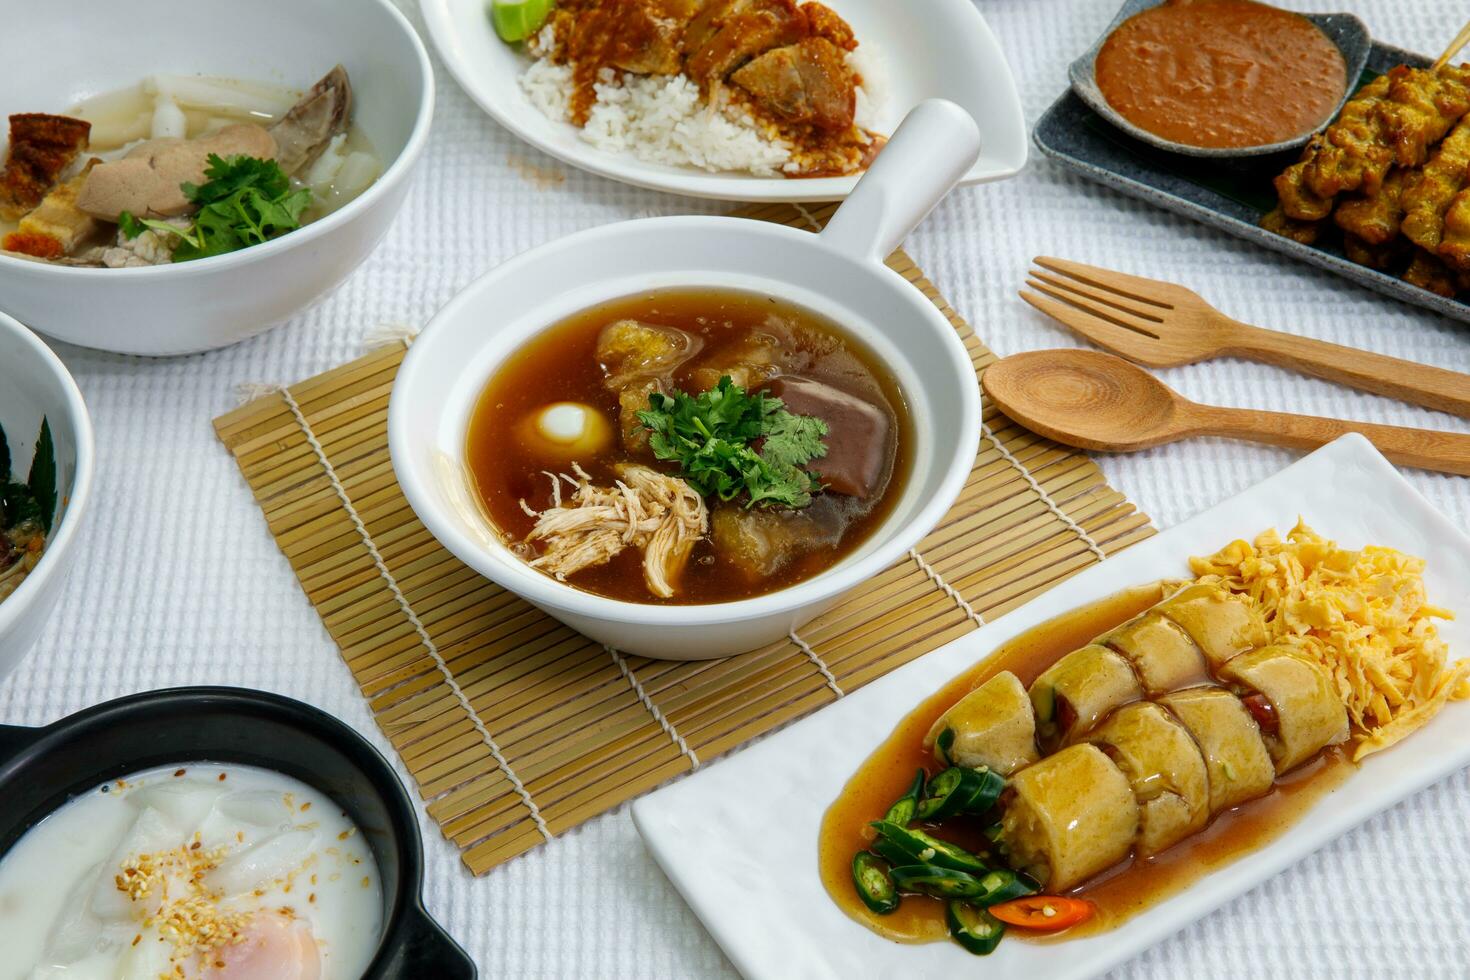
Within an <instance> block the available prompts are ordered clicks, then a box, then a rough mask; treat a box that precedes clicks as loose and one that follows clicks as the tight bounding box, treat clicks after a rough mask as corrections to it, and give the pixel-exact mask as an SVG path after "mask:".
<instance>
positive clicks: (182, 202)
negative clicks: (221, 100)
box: [77, 123, 276, 221]
mask: <svg viewBox="0 0 1470 980" xmlns="http://www.w3.org/2000/svg"><path fill="white" fill-rule="evenodd" d="M210 154H218V155H219V156H221V157H232V156H247V157H257V158H259V159H262V160H273V159H275V156H276V141H275V140H274V139H272V138H271V134H270V133H268V132H266V131H265V130H264V129H263V128H261V127H260V126H257V125H255V124H254V123H237V124H235V125H233V126H226V127H225V128H224V129H221V130H220V131H219V132H217V133H214V134H213V135H211V136H205V137H201V138H200V139H194V140H179V139H156V140H148V141H147V142H146V143H139V144H138V145H137V146H136V147H134V148H133V149H132V150H131V151H130V152H129V153H128V155H127V156H125V157H123V158H122V159H121V160H112V161H109V162H107V163H99V164H98V165H97V166H95V167H93V168H92V170H91V172H90V173H88V174H87V180H86V183H84V184H83V185H82V192H81V194H80V195H78V197H77V207H79V208H81V209H82V210H83V211H85V212H87V213H88V214H90V215H91V216H92V217H94V218H101V219H103V220H104V221H116V220H117V219H118V216H119V215H120V214H122V213H123V212H124V211H129V212H131V213H132V214H133V215H135V216H136V217H140V218H172V217H174V216H176V215H180V214H185V213H187V212H190V211H193V210H194V204H193V203H192V202H191V201H190V200H189V199H188V198H187V197H185V196H184V191H183V189H182V185H183V184H185V183H189V184H203V183H205V182H206V180H207V178H206V177H205V176H204V171H205V170H206V169H208V167H209V157H210Z"/></svg>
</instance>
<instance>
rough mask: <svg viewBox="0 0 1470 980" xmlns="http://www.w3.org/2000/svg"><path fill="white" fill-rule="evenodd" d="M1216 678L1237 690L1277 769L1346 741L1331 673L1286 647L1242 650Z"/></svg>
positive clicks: (1342, 710) (1345, 724)
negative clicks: (1218, 677)
mask: <svg viewBox="0 0 1470 980" xmlns="http://www.w3.org/2000/svg"><path fill="white" fill-rule="evenodd" d="M1220 678H1221V680H1223V681H1226V682H1228V683H1231V684H1233V685H1235V687H1236V688H1237V691H1238V693H1241V694H1242V698H1241V701H1242V703H1243V704H1244V705H1245V707H1246V709H1247V710H1248V711H1250V713H1251V716H1252V717H1253V718H1254V719H1255V721H1256V724H1257V726H1258V727H1259V728H1260V729H1261V733H1262V735H1263V736H1264V738H1265V741H1266V749H1267V750H1268V751H1269V752H1270V753H1271V762H1272V763H1273V764H1274V765H1275V766H1276V772H1277V773H1284V772H1286V771H1287V770H1290V769H1295V768H1296V767H1297V766H1299V765H1301V764H1302V763H1303V762H1306V761H1307V760H1308V759H1311V758H1313V757H1314V756H1316V754H1317V753H1318V752H1320V751H1322V750H1323V749H1325V748H1326V747H1327V746H1329V745H1337V744H1339V743H1341V742H1345V741H1347V737H1348V716H1347V707H1346V706H1345V705H1344V704H1343V702H1342V699H1341V698H1340V697H1338V695H1337V691H1336V690H1335V689H1334V687H1333V684H1332V677H1331V676H1330V675H1329V674H1328V673H1327V671H1326V670H1324V669H1323V668H1322V666H1321V665H1320V664H1318V663H1317V662H1316V661H1314V660H1310V659H1308V658H1307V657H1306V656H1305V655H1304V654H1302V653H1300V652H1299V651H1297V650H1295V649H1293V648H1291V647H1285V646H1272V647H1263V648H1262V649H1260V650H1252V651H1251V652H1250V653H1246V654H1242V655H1241V656H1239V657H1236V658H1235V659H1234V660H1232V661H1230V662H1229V663H1228V664H1226V665H1225V666H1224V668H1222V669H1221V671H1220Z"/></svg>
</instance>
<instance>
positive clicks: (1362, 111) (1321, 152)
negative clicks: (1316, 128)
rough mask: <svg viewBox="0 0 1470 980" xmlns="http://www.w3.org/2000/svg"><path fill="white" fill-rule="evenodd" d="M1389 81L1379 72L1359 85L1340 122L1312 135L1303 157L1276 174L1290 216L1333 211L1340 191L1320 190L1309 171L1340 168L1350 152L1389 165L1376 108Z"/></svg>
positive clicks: (1314, 216) (1309, 217)
mask: <svg viewBox="0 0 1470 980" xmlns="http://www.w3.org/2000/svg"><path fill="white" fill-rule="evenodd" d="M1390 83H1391V80H1390V79H1389V77H1388V76H1387V75H1380V76H1379V77H1378V78H1375V79H1374V80H1373V81H1371V82H1369V83H1368V84H1367V85H1364V86H1363V87H1362V88H1361V89H1359V90H1358V93H1357V94H1356V95H1354V96H1353V97H1352V98H1351V99H1350V100H1348V103H1347V104H1346V105H1344V106H1343V107H1342V112H1341V113H1339V114H1338V117H1337V122H1335V123H1333V124H1332V125H1331V126H1328V127H1327V129H1326V130H1325V131H1323V132H1321V133H1318V134H1317V135H1315V136H1313V137H1312V138H1311V140H1309V141H1308V142H1307V145H1306V148H1305V149H1304V150H1303V151H1302V157H1301V159H1300V160H1299V161H1297V162H1296V163H1294V164H1292V165H1291V166H1289V167H1287V168H1286V170H1285V171H1284V172H1283V173H1282V174H1281V175H1280V176H1278V177H1277V178H1276V195H1277V197H1278V198H1280V200H1281V205H1280V206H1281V210H1282V211H1283V212H1285V214H1286V216H1287V217H1290V218H1295V219H1296V220H1298V221H1320V220H1322V219H1323V218H1325V217H1327V216H1328V215H1329V214H1331V213H1332V199H1333V198H1334V197H1335V196H1336V195H1337V192H1338V191H1337V190H1333V191H1332V192H1331V193H1326V194H1324V193H1321V192H1319V191H1318V190H1317V189H1316V186H1315V184H1316V181H1315V180H1314V181H1310V182H1309V181H1308V179H1307V175H1308V174H1309V173H1310V174H1312V175H1313V176H1314V177H1315V176H1316V175H1317V174H1318V173H1319V172H1321V171H1324V170H1326V169H1329V168H1330V169H1332V170H1334V171H1336V170H1341V169H1343V167H1344V166H1345V160H1346V158H1347V157H1349V156H1350V155H1351V156H1352V157H1354V158H1358V157H1362V156H1368V157H1371V158H1372V159H1373V160H1374V161H1377V160H1379V159H1381V160H1382V161H1383V162H1384V169H1385V170H1387V169H1388V164H1389V163H1391V162H1392V154H1391V153H1390V152H1389V150H1388V148H1387V147H1386V146H1382V145H1381V144H1380V141H1381V138H1382V128H1381V126H1380V124H1379V123H1378V117H1377V113H1376V109H1377V108H1378V105H1379V103H1381V102H1382V101H1383V99H1384V98H1385V97H1386V96H1387V95H1388V89H1389V85H1390ZM1360 182H1361V181H1360ZM1339 189H1341V188H1339Z"/></svg>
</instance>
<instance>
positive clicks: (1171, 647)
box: [1098, 610, 1210, 697]
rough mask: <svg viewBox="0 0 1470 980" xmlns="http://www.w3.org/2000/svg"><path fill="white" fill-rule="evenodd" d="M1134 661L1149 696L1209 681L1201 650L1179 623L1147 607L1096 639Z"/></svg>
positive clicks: (1135, 668)
mask: <svg viewBox="0 0 1470 980" xmlns="http://www.w3.org/2000/svg"><path fill="white" fill-rule="evenodd" d="M1098 642H1099V643H1104V644H1107V645H1108V646H1110V647H1112V648H1113V649H1114V650H1117V651H1118V652H1119V653H1121V654H1122V655H1123V656H1125V657H1127V658H1128V661H1129V662H1130V663H1131V664H1133V669H1134V671H1135V672H1136V673H1137V674H1138V679H1139V681H1140V682H1141V683H1142V684H1143V689H1144V691H1145V692H1147V693H1148V695H1149V696H1150V697H1153V696H1156V695H1159V694H1168V693H1169V692H1170V691H1179V690H1183V689H1184V688H1186V687H1194V686H1195V685H1197V684H1204V683H1208V681H1209V679H1210V674H1209V665H1208V664H1206V663H1205V657H1204V654H1202V653H1200V649H1199V647H1198V646H1197V645H1196V644H1195V642H1194V641H1193V640H1191V639H1190V638H1189V634H1188V633H1186V632H1184V627H1182V626H1180V625H1179V624H1178V623H1175V622H1173V621H1172V620H1170V619H1167V618H1166V617H1164V616H1161V615H1159V614H1158V613H1156V612H1154V611H1153V610H1149V611H1148V612H1146V613H1144V614H1143V615H1142V616H1139V617H1137V618H1135V619H1131V620H1129V621H1128V622H1126V623H1124V624H1123V625H1122V626H1119V627H1118V628H1117V629H1115V630H1113V631H1112V632H1111V633H1109V634H1107V635H1106V636H1104V637H1102V638H1101V639H1099V640H1098Z"/></svg>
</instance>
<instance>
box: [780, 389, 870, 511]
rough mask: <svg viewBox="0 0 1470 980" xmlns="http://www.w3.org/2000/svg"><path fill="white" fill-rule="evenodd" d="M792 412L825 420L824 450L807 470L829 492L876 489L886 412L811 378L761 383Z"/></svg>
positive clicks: (858, 493) (859, 493)
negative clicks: (765, 384) (819, 477)
mask: <svg viewBox="0 0 1470 980" xmlns="http://www.w3.org/2000/svg"><path fill="white" fill-rule="evenodd" d="M767 387H768V390H769V391H770V392H771V394H773V395H775V396H776V397H777V398H779V399H781V401H783V402H785V403H786V410H787V411H789V412H793V413H795V414H796V415H814V416H816V417H817V418H819V419H821V420H822V421H823V422H826V423H827V436H826V443H827V454H826V455H825V456H822V457H820V458H818V459H815V460H812V462H811V463H810V464H808V466H807V468H808V469H809V470H811V471H813V472H815V473H817V474H818V475H820V476H821V478H822V483H823V484H824V485H825V486H826V488H827V489H828V490H831V491H832V492H833V493H841V494H845V495H847V496H849V497H858V498H861V499H867V498H868V497H871V496H873V495H874V494H876V493H877V492H879V491H880V490H881V489H882V485H883V483H884V478H885V477H886V476H887V473H886V472H885V470H886V469H887V465H886V464H887V462H888V451H887V450H888V430H889V428H890V422H889V417H888V413H886V412H885V411H884V410H883V409H881V408H879V407H878V406H877V405H874V404H873V403H872V402H869V401H865V400H863V399H861V398H858V397H857V396H856V395H849V394H848V393H847V392H845V391H842V390H841V389H839V388H834V387H832V386H831V385H829V384H824V383H822V382H821V381H813V380H812V379H811V378H800V377H780V378H776V379H775V380H774V381H772V382H771V383H770V385H768V386H767Z"/></svg>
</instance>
